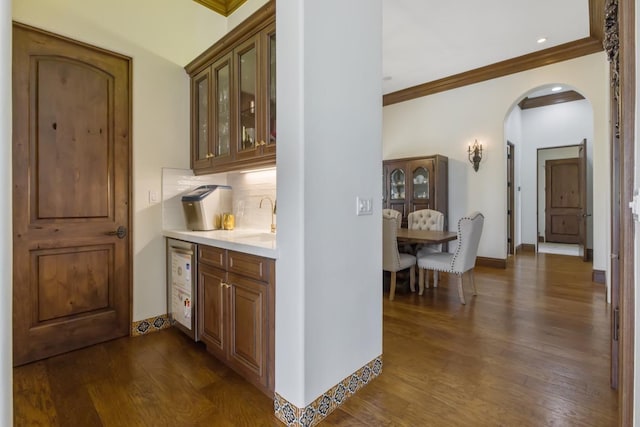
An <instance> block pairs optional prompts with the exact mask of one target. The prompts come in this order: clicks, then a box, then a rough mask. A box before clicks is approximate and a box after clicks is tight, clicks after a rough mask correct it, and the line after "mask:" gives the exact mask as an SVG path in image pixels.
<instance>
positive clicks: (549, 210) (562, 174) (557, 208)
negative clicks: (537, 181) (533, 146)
mask: <svg viewBox="0 0 640 427" xmlns="http://www.w3.org/2000/svg"><path fill="white" fill-rule="evenodd" d="M580 169H581V168H580V161H579V159H578V158H569V159H558V160H547V161H546V162H545V240H546V241H547V242H555V243H573V244H577V243H580V229H581V225H580V224H581V222H582V214H583V209H582V206H581V203H582V192H583V189H582V188H581V184H580V182H581V180H580Z"/></svg>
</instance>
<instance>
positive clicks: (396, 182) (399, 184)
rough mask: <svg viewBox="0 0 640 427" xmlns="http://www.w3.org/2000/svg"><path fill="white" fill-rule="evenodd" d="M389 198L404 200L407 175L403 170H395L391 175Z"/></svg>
mask: <svg viewBox="0 0 640 427" xmlns="http://www.w3.org/2000/svg"><path fill="white" fill-rule="evenodd" d="M389 185H390V188H389V192H390V193H391V194H389V197H390V198H391V199H395V200H398V199H404V197H405V194H404V191H405V173H404V171H403V170H402V169H394V170H393V171H391V174H389Z"/></svg>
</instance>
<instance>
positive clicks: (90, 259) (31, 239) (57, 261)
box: [13, 24, 131, 365]
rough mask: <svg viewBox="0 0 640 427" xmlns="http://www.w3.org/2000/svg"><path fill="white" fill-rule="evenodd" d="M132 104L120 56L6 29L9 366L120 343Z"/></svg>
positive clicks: (126, 312) (125, 319)
mask: <svg viewBox="0 0 640 427" xmlns="http://www.w3.org/2000/svg"><path fill="white" fill-rule="evenodd" d="M130 105H131V104H130V60H129V58H126V57H123V56H120V55H117V54H113V53H110V52H107V51H105V50H102V49H99V48H94V47H91V46H88V45H85V44H81V43H78V42H74V41H72V40H69V39H65V38H61V37H58V36H55V35H53V34H50V33H45V32H41V31H39V30H36V29H33V28H30V27H26V26H23V25H20V24H14V27H13V354H14V356H13V357H14V359H13V360H14V363H15V364H16V365H20V364H23V363H27V362H30V361H34V360H38V359H42V358H46V357H49V356H52V355H55V354H59V353H63V352H67V351H70V350H74V349H77V348H80V347H85V346H88V345H91V344H95V343H98V342H102V341H105V340H109V339H113V338H116V337H122V336H126V335H129V331H130V325H131V320H130V319H131V315H130V292H131V289H130V280H131V275H130V253H131V252H130V248H131V244H130V238H129V233H128V231H129V230H128V229H129V221H130V209H129V204H130V186H129V181H130V169H129V167H130V166H129V165H130V137H129V133H130V131H129V129H130V123H129V120H130ZM116 230H119V232H118V235H116Z"/></svg>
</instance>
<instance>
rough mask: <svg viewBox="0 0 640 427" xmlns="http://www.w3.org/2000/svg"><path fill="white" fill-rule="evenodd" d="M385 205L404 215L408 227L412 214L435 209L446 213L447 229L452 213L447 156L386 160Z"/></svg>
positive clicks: (384, 175) (384, 171) (404, 224)
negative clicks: (408, 218) (450, 213)
mask: <svg viewBox="0 0 640 427" xmlns="http://www.w3.org/2000/svg"><path fill="white" fill-rule="evenodd" d="M382 169H383V200H382V205H383V207H385V208H388V209H395V210H397V211H400V212H402V225H403V226H404V227H406V226H407V216H408V215H409V213H410V212H413V211H417V210H420V209H434V210H437V211H440V212H442V213H443V214H444V218H445V229H447V226H448V223H447V222H448V221H447V217H448V214H449V198H448V192H449V189H448V186H449V160H448V158H447V157H445V156H441V155H434V156H427V157H411V158H404V159H394V160H385V161H384V162H383V163H382Z"/></svg>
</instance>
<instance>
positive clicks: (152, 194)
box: [149, 190, 158, 205]
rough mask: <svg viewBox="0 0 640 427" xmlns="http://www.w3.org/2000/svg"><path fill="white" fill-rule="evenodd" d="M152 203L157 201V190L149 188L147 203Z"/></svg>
mask: <svg viewBox="0 0 640 427" xmlns="http://www.w3.org/2000/svg"><path fill="white" fill-rule="evenodd" d="M154 203H158V192H157V191H155V190H149V204H150V205H152V204H154Z"/></svg>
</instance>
